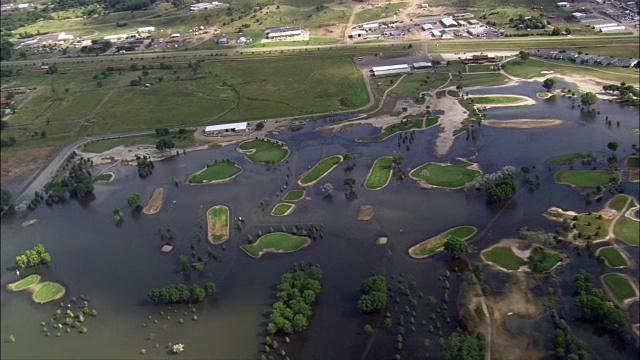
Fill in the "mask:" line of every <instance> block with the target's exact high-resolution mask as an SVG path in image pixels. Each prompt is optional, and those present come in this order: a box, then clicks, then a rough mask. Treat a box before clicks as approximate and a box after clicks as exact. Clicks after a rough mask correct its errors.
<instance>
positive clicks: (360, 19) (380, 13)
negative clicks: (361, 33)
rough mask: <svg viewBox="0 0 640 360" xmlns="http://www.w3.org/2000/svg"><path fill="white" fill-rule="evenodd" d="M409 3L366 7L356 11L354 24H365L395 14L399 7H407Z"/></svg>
mask: <svg viewBox="0 0 640 360" xmlns="http://www.w3.org/2000/svg"><path fill="white" fill-rule="evenodd" d="M408 5H409V3H406V2H401V3H393V4H387V5H385V6H376V7H374V8H372V9H364V10H361V11H359V12H358V13H356V18H355V19H354V21H353V22H354V24H363V23H366V22H370V21H374V20H378V19H384V18H387V17H391V16H393V14H394V13H395V12H396V11H398V10H399V9H406V8H407V6H408Z"/></svg>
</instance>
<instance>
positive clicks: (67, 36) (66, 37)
mask: <svg viewBox="0 0 640 360" xmlns="http://www.w3.org/2000/svg"><path fill="white" fill-rule="evenodd" d="M72 39H73V35H71V34H66V33H64V32H61V33H60V35H58V40H72Z"/></svg>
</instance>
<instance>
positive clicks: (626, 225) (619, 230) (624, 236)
mask: <svg viewBox="0 0 640 360" xmlns="http://www.w3.org/2000/svg"><path fill="white" fill-rule="evenodd" d="M613 234H614V235H615V236H616V237H617V238H619V239H620V240H622V241H624V242H626V243H627V244H629V245H634V246H638V245H640V222H639V221H638V220H635V219H630V218H628V217H626V216H623V217H621V218H620V219H619V220H618V222H616V225H615V226H614V228H613Z"/></svg>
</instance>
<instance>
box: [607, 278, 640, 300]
mask: <svg viewBox="0 0 640 360" xmlns="http://www.w3.org/2000/svg"><path fill="white" fill-rule="evenodd" d="M602 282H603V283H604V286H605V287H606V288H607V290H608V291H609V293H610V294H612V295H613V296H614V297H615V300H618V301H619V302H620V303H623V302H625V301H626V300H629V299H633V298H635V297H637V296H638V293H637V291H636V289H635V288H634V287H633V285H631V283H630V282H629V279H627V278H626V277H625V276H622V275H620V274H616V273H608V274H604V275H602Z"/></svg>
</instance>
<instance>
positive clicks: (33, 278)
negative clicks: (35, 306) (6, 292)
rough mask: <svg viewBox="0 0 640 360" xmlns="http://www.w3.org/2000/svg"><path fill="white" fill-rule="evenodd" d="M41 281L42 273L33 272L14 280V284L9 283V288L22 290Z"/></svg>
mask: <svg viewBox="0 0 640 360" xmlns="http://www.w3.org/2000/svg"><path fill="white" fill-rule="evenodd" d="M39 281H40V275H37V274H32V275H29V276H27V277H26V278H24V279H22V280H20V281H17V282H14V283H13V284H9V286H8V288H9V289H10V290H13V291H20V290H24V289H26V288H30V287H32V286H34V285H36V284H37V283H38V282H39Z"/></svg>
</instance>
